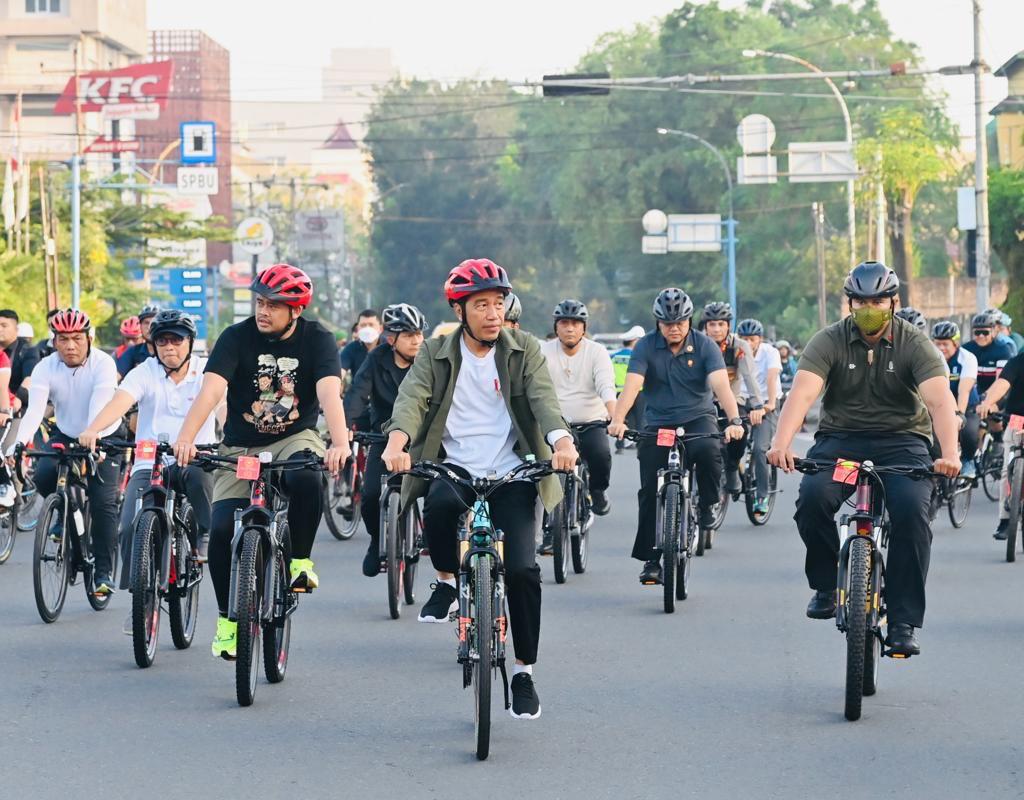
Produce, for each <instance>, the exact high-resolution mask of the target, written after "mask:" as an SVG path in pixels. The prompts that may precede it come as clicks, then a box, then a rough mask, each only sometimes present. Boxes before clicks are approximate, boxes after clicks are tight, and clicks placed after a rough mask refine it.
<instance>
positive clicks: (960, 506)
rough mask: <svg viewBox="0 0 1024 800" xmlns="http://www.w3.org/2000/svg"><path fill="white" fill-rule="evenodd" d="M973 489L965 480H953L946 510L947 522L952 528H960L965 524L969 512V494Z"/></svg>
mask: <svg viewBox="0 0 1024 800" xmlns="http://www.w3.org/2000/svg"><path fill="white" fill-rule="evenodd" d="M973 489H974V487H973V485H972V484H971V481H970V480H969V479H967V478H954V479H953V492H952V494H951V495H950V497H949V502H948V503H947V505H946V510H947V511H949V522H950V524H951V525H952V526H953V527H954V528H962V527H963V526H964V523H965V522H967V513H968V512H969V511H970V510H971V493H972V491H973Z"/></svg>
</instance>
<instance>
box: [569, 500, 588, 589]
mask: <svg viewBox="0 0 1024 800" xmlns="http://www.w3.org/2000/svg"><path fill="white" fill-rule="evenodd" d="M586 496H587V492H586V491H579V492H577V493H576V533H575V534H574V535H573V536H571V537H570V538H571V542H570V544H571V545H572V571H573V572H575V573H576V574H577V575H582V574H583V573H584V572H586V571H587V557H588V555H589V550H590V548H589V546H588V539H589V536H590V508H589V506H588V505H587V500H586Z"/></svg>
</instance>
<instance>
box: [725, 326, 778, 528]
mask: <svg viewBox="0 0 1024 800" xmlns="http://www.w3.org/2000/svg"><path fill="white" fill-rule="evenodd" d="M736 335H737V336H739V337H741V338H742V339H744V340H745V341H746V342H747V344H749V345H750V349H751V351H752V353H753V356H754V361H753V366H754V375H755V377H756V378H757V386H758V389H759V391H760V392H761V396H762V397H764V398H765V402H764V412H765V413H764V419H762V420H761V424H760V425H755V426H754V428H753V430H752V431H751V439H752V441H751V446H752V448H753V451H754V478H755V481H756V489H755V491H756V494H757V499H756V500H754V511H755V513H758V514H764V513H766V512H767V511H768V489H769V486H768V478H769V476H768V461H767V460H766V458H765V455H766V454H767V452H768V447H769V446H770V445H771V441H772V436H774V435H775V423H776V416H775V411H776V408H777V406H778V403H779V401H780V400H781V399H782V386H781V382H780V380H779V376H780V374H781V373H782V358H781V357H780V356H779V351H778V350H777V349H775V347H774V346H773V345H770V344H768V342H766V341H765V340H764V325H762V324H761V323H760V321H758V320H756V319H744V320H740V321H739V323H738V324H737V325H736Z"/></svg>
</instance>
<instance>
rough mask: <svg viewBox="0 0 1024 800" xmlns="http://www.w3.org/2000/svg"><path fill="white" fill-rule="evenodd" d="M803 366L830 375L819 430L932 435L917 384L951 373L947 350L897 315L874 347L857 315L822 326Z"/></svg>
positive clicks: (811, 344) (812, 342) (929, 420)
mask: <svg viewBox="0 0 1024 800" xmlns="http://www.w3.org/2000/svg"><path fill="white" fill-rule="evenodd" d="M798 369H801V370H806V371H807V372H812V373H814V374H815V375H817V376H819V377H820V378H822V379H824V381H825V396H824V399H823V400H822V413H821V424H820V425H819V426H818V429H819V430H820V431H824V432H829V431H837V432H844V433H848V432H871V431H877V432H884V433H916V434H918V435H920V436H923V437H924V438H926V439H930V438H931V430H932V423H931V418H930V417H929V416H928V409H927V408H925V405H924V401H923V400H921V395H920V394H918V392H917V387H918V386H919V385H920V384H921V383H923V382H924V381H926V380H928V379H930V378H943V379H945V378H946V369H945V365H944V364H943V362H942V355H941V354H940V353H939V351H938V350H937V349H936V347H935V345H933V344H932V343H931V341H929V339H928V337H927V336H926V335H925V334H923V333H922V332H921V331H919V330H918V329H917V328H916V327H914V326H913V325H911V324H910V323H909V322H906V321H905V320H902V319H899V318H896V319H894V320H893V321H892V327H891V328H890V329H889V333H887V334H886V335H885V336H883V337H882V338H881V339H880V340H879V342H878V344H876V345H875V346H874V347H871V346H870V345H868V343H867V342H865V341H864V339H863V338H862V337H861V335H860V332H859V331H858V329H857V326H856V325H854V324H853V319H852V318H851V317H847V318H846V319H844V320H842V321H840V322H837V323H835V324H833V325H829V326H828V327H827V328H825V329H823V330H820V331H818V332H817V333H816V334H814V336H813V337H812V338H811V341H810V342H808V344H807V347H805V348H804V352H803V355H802V356H800V366H799V367H798Z"/></svg>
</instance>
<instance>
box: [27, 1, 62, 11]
mask: <svg viewBox="0 0 1024 800" xmlns="http://www.w3.org/2000/svg"><path fill="white" fill-rule="evenodd" d="M25 13H26V14H59V13H60V0H25Z"/></svg>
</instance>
